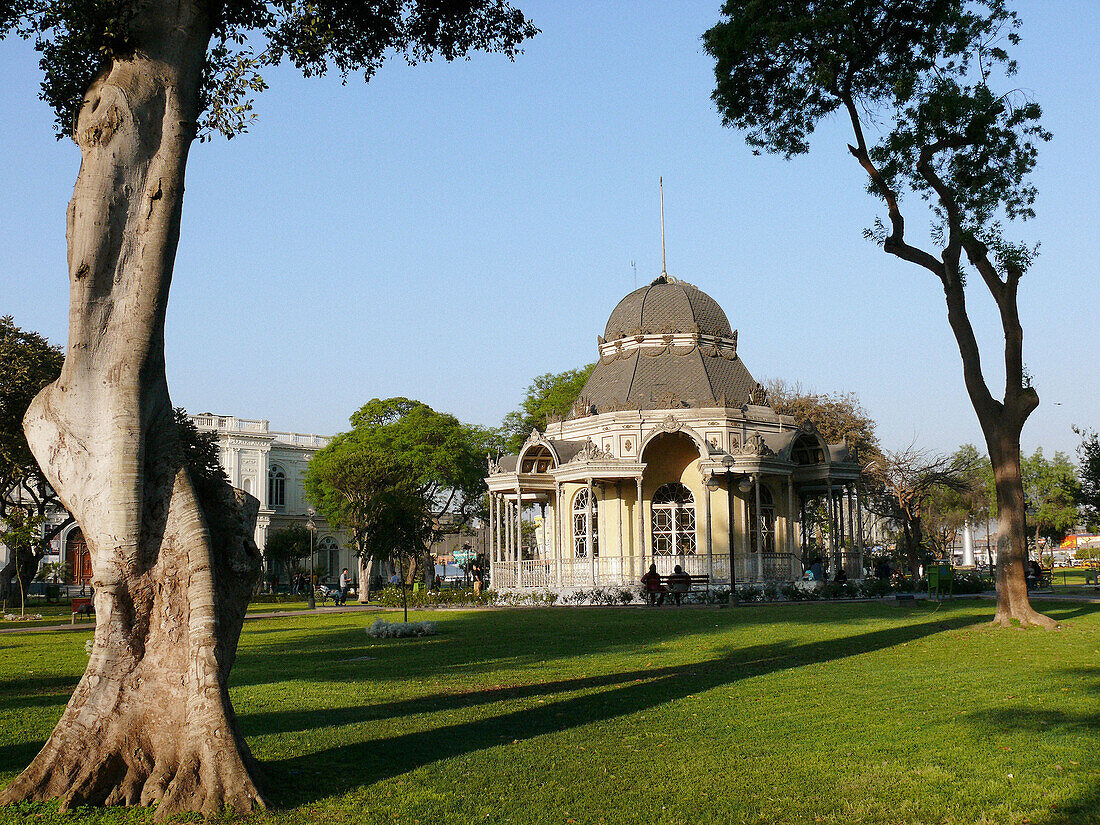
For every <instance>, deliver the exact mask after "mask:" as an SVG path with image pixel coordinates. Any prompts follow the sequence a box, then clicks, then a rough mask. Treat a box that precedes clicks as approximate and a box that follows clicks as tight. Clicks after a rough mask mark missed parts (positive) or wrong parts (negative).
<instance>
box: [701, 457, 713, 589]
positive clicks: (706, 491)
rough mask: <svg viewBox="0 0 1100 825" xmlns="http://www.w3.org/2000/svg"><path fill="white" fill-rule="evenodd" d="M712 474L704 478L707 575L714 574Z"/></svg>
mask: <svg viewBox="0 0 1100 825" xmlns="http://www.w3.org/2000/svg"><path fill="white" fill-rule="evenodd" d="M710 478H711V477H710V476H708V477H706V478H704V479H703V518H704V519H705V520H706V525H707V535H706V542H707V575H708V576H713V575H714V534H713V525H712V523H711V521H712V520H711V514H710V484H709V481H710Z"/></svg>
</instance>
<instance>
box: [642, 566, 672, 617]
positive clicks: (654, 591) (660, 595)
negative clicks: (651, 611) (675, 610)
mask: <svg viewBox="0 0 1100 825" xmlns="http://www.w3.org/2000/svg"><path fill="white" fill-rule="evenodd" d="M642 587H643V588H644V589H645V595H646V600H647V601H648V602H649V604H650V605H654V604H656V606H657V607H660V606H661V605H662V604H664V603H665V593H666V592H667V591H666V590H665V586H664V585H663V584H661V574H660V573H658V572H657V565H655V564H651V565H649V572H648V573H646V574H645V575H644V576H642Z"/></svg>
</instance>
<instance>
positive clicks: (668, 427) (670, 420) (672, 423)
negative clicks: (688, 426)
mask: <svg viewBox="0 0 1100 825" xmlns="http://www.w3.org/2000/svg"><path fill="white" fill-rule="evenodd" d="M683 427H684V424H683V422H682V421H677V420H676V418H675V416H673V415H672V414H671V413H670V414H669V415H666V416H665V418H664V420H663V421H662V422H661V423H660V424H658V425H657V429H658V430H660V431H661V432H663V433H678V432H679V431H680V430H682V429H683Z"/></svg>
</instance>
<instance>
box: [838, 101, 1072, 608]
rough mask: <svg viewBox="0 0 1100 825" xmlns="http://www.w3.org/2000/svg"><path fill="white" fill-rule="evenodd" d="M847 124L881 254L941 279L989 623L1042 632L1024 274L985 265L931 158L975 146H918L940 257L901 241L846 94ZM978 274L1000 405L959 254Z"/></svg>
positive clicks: (968, 139) (888, 193) (963, 139)
mask: <svg viewBox="0 0 1100 825" xmlns="http://www.w3.org/2000/svg"><path fill="white" fill-rule="evenodd" d="M843 103H844V105H845V108H846V109H847V110H848V114H849V117H850V118H851V122H852V129H853V132H854V135H855V138H856V145H855V146H849V147H848V150H849V151H850V152H851V153H852V155H853V156H854V157H855V158H856V160H857V161H858V162H859V164H860V165H861V166H862V167H863V169H864V170H865V171H866V172H867V175H868V176H869V178H870V179H871V185H872V187H873V188H874V189H875V191H876V192H878V194H879V195H880V196H881V197H882V198H883V200H884V201H885V202H886V204H887V207H888V209H889V213H890V234H889V235H888V236H887V237H886V239H885V242H884V243H883V250H884V251H885V252H886V253H888V254H890V255H895V256H897V257H898V258H901V259H902V260H905V261H909V262H910V263H913V264H916V265H918V266H921V267H924V268H925V269H927V270H928V271H929V272H932V273H933V274H934V275H936V277H937V278H939V279H940V282H941V283H942V284H943V291H944V298H945V300H946V303H947V321H948V324H950V326H951V333H952V335H954V337H955V343H956V344H957V345H958V348H959V355H960V356H961V358H962V366H963V381H964V382H965V384H966V391H967V394H968V395H969V396H970V402H971V404H973V406H974V412H975V413H977V416H978V423H979V424H981V427H982V432H983V434H984V435H985V439H986V446H987V447H988V449H989V460H990V463H991V464H992V465H993V476H994V480H995V482H996V486H997V507H998V533H997V612H996V614H995V615H994V617H993V622H994V623H995V624H999V625H1002V626H1007V625H1009V624H1011V623H1012V621H1013V620H1016V621H1018V622H1020V623H1021V624H1022V625H1024V626H1028V625H1038V626H1041V627H1046V628H1054V627H1057V626H1058V624H1057V622H1055V621H1054V620H1053V619H1051V618H1050V617H1048V616H1044V615H1042V614H1041V613H1038V612H1037V611H1035V610H1034V609H1033V608H1032V607H1031V603H1030V601H1029V599H1028V596H1027V580H1026V578H1025V571H1024V564H1025V562H1026V561H1027V524H1026V520H1025V517H1024V492H1023V484H1022V481H1021V476H1020V433H1021V431H1022V430H1023V427H1024V422H1026V421H1027V419H1028V416H1029V415H1031V413H1032V412H1034V411H1035V408H1036V407H1038V406H1039V395H1038V393H1037V392H1035V390H1034V388H1032V387H1031V386H1030V385H1029V383H1028V382H1027V381H1026V380H1025V376H1024V360H1023V341H1024V330H1023V325H1022V324H1021V323H1020V314H1019V308H1018V306H1017V290H1018V287H1019V283H1020V278H1021V277H1022V276H1023V270H1022V269H1021V268H1020V267H1019V266H1015V265H1012V264H1010V263H1009V264H1006V265H1005V266H1004V267H1003V269H1004V276H1003V277H1002V274H1001V273H1000V272H998V270H997V268H996V266H995V265H994V263H993V261H991V260H990V259H989V255H988V252H989V250H988V249H987V248H986V246H985V244H984V243H982V242H981V241H980V240H978V238H977V237H975V236H974V235H973V234H972V233H971V232H969V231H967V230H966V228H965V227H964V226H963V220H962V218H961V210H960V209H959V205H958V201H957V199H956V197H955V194H954V193H953V192H952V190H951V188H950V187H949V186H947V185H946V184H945V183H944V181H943V180H942V179H941V178H940V176H939V175H938V174H937V172H936V170H935V167H934V163H933V161H934V159H935V157H936V156H937V155H938V154H939V153H940V152H943V151H946V150H949V149H952V148H961V147H963V146H966V145H971V144H973V142H974V141H975V140H980V138H976V137H975V136H973V135H965V136H964V135H957V136H955V137H953V138H949V139H941V140H938V141H935V142H933V143H931V144H929V145H926V146H924V147H923V148H922V149H921V151H920V159H919V162H918V163H917V167H916V170H917V173H918V174H919V175H920V176H921V177H922V178H924V180H925V181H926V182H927V183H928V185H929V186H930V187H931V188H932V190H933V191H934V192H935V193H936V197H937V199H938V200H939V203H940V205H941V206H942V207H943V209H944V217H945V218H946V223H947V227H948V242H947V245H946V246H945V247H944V249H943V250H942V251H941V254H940V256H939V258H936V257H935V256H934V255H931V254H930V253H928V252H926V251H924V250H923V249H919V248H917V247H914V246H911V245H910V244H909V243H908V242H906V240H905V219H904V216H903V215H902V213H901V209H900V208H899V203H898V196H897V193H896V192H895V191H894V190H893V189H891V188H890V185H889V183H888V182H887V181H886V179H885V178H884V177H883V176H882V175H881V173H880V172H879V170H878V169H877V168H876V167H875V164H874V163H873V162H872V160H871V157H870V154H869V153H868V151H867V142H866V139H865V137H864V134H863V126H862V124H861V122H860V113H859V110H858V107H857V106H856V102H855V100H854V99H853V98H852V96H851V94H850V93H849V94H846V95H845V96H844V98H843ZM964 254H965V255H966V259H967V260H968V261H969V262H970V264H971V266H973V267H974V269H976V270H977V271H978V274H979V275H980V276H981V279H982V282H983V283H984V284H985V286H986V289H987V290H988V291H989V294H990V296H991V297H992V298H993V300H994V302H995V303H996V305H997V310H998V314H999V316H1000V320H1001V330H1002V332H1003V333H1004V364H1005V392H1004V399H1003V400H1002V401H998V400H997V399H995V398H994V397H993V395H992V393H991V392H990V391H989V386H988V385H987V384H986V381H985V375H984V374H983V371H982V359H981V351H980V349H979V347H978V340H977V337H976V336H975V334H974V328H973V326H972V325H971V323H970V316H969V315H968V313H967V309H966V292H965V288H964V284H965V279H964V278H963V273H962V269H961V261H962V256H963V255H964Z"/></svg>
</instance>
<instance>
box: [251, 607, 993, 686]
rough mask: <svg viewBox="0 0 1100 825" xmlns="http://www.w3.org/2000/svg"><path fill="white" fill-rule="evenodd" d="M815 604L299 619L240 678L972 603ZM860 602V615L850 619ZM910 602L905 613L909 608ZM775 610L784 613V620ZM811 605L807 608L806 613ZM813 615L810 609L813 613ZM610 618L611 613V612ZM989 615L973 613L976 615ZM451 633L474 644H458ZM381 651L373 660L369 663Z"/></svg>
mask: <svg viewBox="0 0 1100 825" xmlns="http://www.w3.org/2000/svg"><path fill="white" fill-rule="evenodd" d="M819 607H820V606H819V605H806V606H804V607H802V606H799V607H793V608H786V609H782V608H781V609H778V610H766V609H765V610H760V611H759V612H757V610H756V609H753V610H740V609H726V610H718V609H691V610H676V609H663V608H662V609H655V610H645V609H638V610H608V609H607V608H569V609H563V608H554V609H547V610H531V609H522V610H508V611H477V612H469V613H461V614H458V615H453V614H452V615H449V616H448V617H447V619H446V620H445V621H441V622H440V630H441V635H440V636H438V637H434V638H432V639H422V640H417V641H411V640H405V641H402V642H398V643H397V644H393V643H391V642H381V643H379V642H378V641H377V640H374V639H371V638H370V637H368V636H367V635H366V633H365V632H364V631H365V625H357V626H354V627H350V628H346V627H332V626H331V625H330V626H327V627H326V626H325V625H318V626H317V627H316V629H315V630H314V629H312V628H309V627H308V626H303V625H297V626H296V627H294V628H287V634H288V635H286V636H284V637H282V638H279V637H277V636H268V637H266V638H265V639H264V640H263V641H259V642H256V643H247V642H244V643H242V649H241V654H240V655H239V656H238V660H237V664H236V666H235V667H234V671H233V678H232V682H231V684H232V685H233V686H234V687H236V686H241V685H256V684H266V683H269V682H271V681H273V680H274V679H276V678H277V679H278V680H279V681H288V680H290V681H292V680H294V679H296V678H300V679H302V680H303V681H313V682H315V681H318V680H321V681H324V680H332V681H339V682H348V681H377V680H384V679H407V678H408V677H409V676H410V662H409V649H410V645H416V646H417V651H416V654H415V655H416V663H415V667H414V668H413V670H415V675H416V676H417V677H418V678H425V677H429V676H433V675H438V674H446V675H455V674H459V673H462V674H467V675H469V676H471V677H476V676H478V675H479V674H481V673H487V672H491V671H493V670H497V669H500V668H502V667H507V668H512V669H516V668H526V667H531V666H542V665H546V664H553V663H555V662H559V661H568V660H573V659H576V658H577V657H580V656H594V655H609V654H620V655H636V654H641V653H642V652H644V651H650V650H653V649H655V648H656V647H657V646H658V645H660V644H661V643H662V642H665V641H671V640H680V639H683V638H685V637H686V636H698V637H700V638H702V639H705V637H707V636H710V635H726V634H728V633H730V632H731V631H732V632H734V633H744V632H749V633H753V632H755V629H756V628H758V627H761V626H763V625H772V626H774V625H779V624H784V623H791V624H795V625H802V624H806V623H807V622H808V621H812V622H813V623H818V622H820V623H821V624H826V625H828V626H830V627H834V628H836V629H837V630H838V632H846V633H851V632H853V629H858V627H859V625H861V624H867V623H871V624H874V623H879V624H881V623H883V622H889V623H890V624H891V625H894V624H895V623H896V622H898V620H899V619H901V620H904V621H921V620H929V619H932V617H936V619H938V620H939V621H945V620H949V619H951V618H952V617H956V616H958V615H960V614H964V615H965V614H966V613H967V612H972V611H970V610H969V608H968V607H967V608H964V609H962V610H956V609H953V608H952V607H951V606H950V605H948V606H944V607H942V608H935V607H932V608H928V607H925V606H919V605H918V606H916V607H913V606H911V605H906V606H904V607H901V608H898V607H895V606H892V605H891V606H882V605H874V604H870V605H868V604H860V605H852V604H848V605H829V606H828V608H827V609H826V610H821V609H815V608H819ZM853 608H858V611H857V615H855V616H852V617H851V621H850V622H846V621H840V617H841V616H846V615H850V614H851V613H852V612H853ZM899 611H900V612H899ZM774 614H783V616H784V618H782V619H781V620H780V619H775V618H774ZM803 614H804V615H803ZM807 617H809V618H807ZM609 618H610V621H609ZM983 620H984V617H981V616H968V617H967V623H968V624H971V623H975V624H977V623H981V622H982V621H983ZM451 638H461V639H464V640H470V641H471V643H469V644H462V645H454V644H449V641H450V639H451ZM367 659H370V660H373V661H371V662H370V664H369V666H366V667H364V666H363V664H362V663H363V662H365V661H366V660H367Z"/></svg>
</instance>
